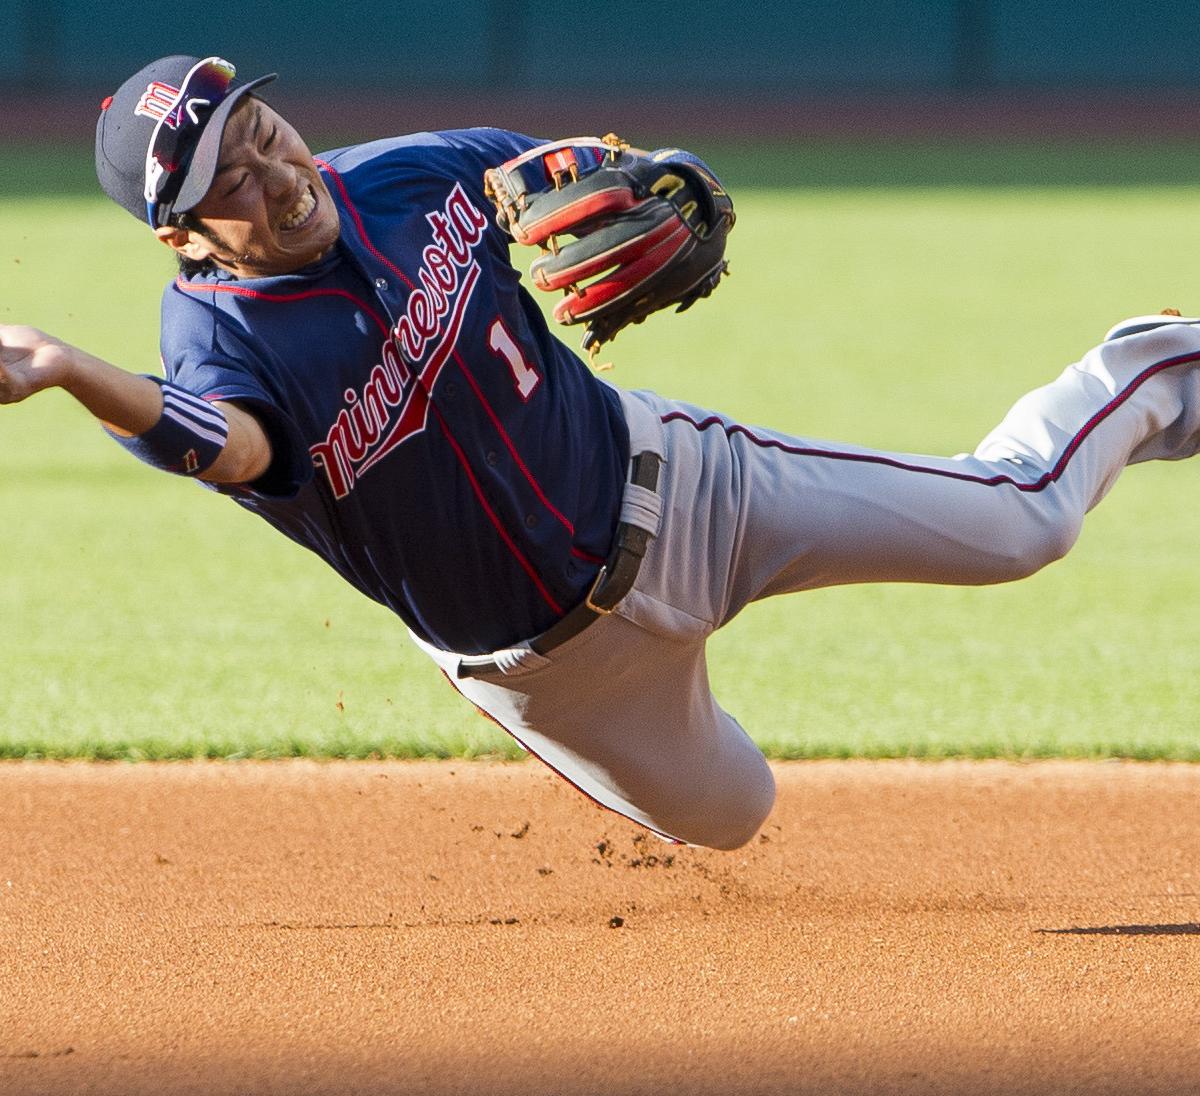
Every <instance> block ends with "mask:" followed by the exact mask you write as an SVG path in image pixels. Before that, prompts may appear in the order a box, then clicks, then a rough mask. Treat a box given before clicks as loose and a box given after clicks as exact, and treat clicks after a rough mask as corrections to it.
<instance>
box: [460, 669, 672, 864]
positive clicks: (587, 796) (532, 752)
mask: <svg viewBox="0 0 1200 1096" xmlns="http://www.w3.org/2000/svg"><path fill="white" fill-rule="evenodd" d="M438 668H439V669H441V667H440V666H439V667H438ZM442 677H444V678H445V679H446V680H447V681H448V682H449V683H450V684H451V686H453V688H454V691H455V692H457V693H458V694H459V695H460V696H464V697H466V696H467V694H466V693H464V692H463V691H462V690H461V689H459V687H458V686H457V685H455V684H454V681H453V679H452V678H451V677H450V675H449V674H448V673H446V671H445V670H442ZM467 699H468V700H470V699H471V698H470V697H467ZM471 704H472V705H474V708H475V710H476V711H477V712H478V713H479V714H480V715H481V716H483V718H484V719H486V720H489V721H490V722H492V723H495V724H496V726H497V727H499V728H500V730H502V731H503V732H504V733H505V734H506V735H508V736H509V738H511V739H512V740H513V741H514V742H516V744H517V745H518V746H520V747H521V749H523V750H525V751H526V752H527V753H529V754H530V756H532V757H536V758H537V759H538V760H539V761H540V762H541V763H542V764H543V765H545V766H546V768H547V769H549V770H550V771H551V772H552V773H553V774H554V775H555V776H557V777H558V778H559V779H560V780H565V781H566V782H567V783H568V784H570V785H571V787H572V788H574V789H575V790H576V791H577V792H578V793H579V794H580V795H582V796H583V797H584V798H585V799H587V800H588V801H589V802H591V803H593V804H594V805H595V806H597V807H599V808H600V809H601V810H602V811H612V813H613V814H615V815H619V816H620V817H621V818H626V819H629V821H630V822H633V824H634V825H636V826H641V827H642V828H643V829H646V830H649V831H650V832H651V833H652V834H654V835H655V836H657V837H661V838H662V839H663V840H664V841H669V842H670V843H671V844H672V845H682V844H683V842H682V841H680V840H679V838H678V837H672V836H671V835H670V834H669V833H663V832H662V830H656V829H655V828H654V827H653V826H648V825H646V823H645V822H639V821H637V820H636V819H633V818H629V815H627V814H625V813H624V812H623V811H619V810H617V808H616V807H610V806H609V805H608V804H607V803H601V802H600V800H599V799H597V798H596V797H595V796H594V795H592V794H591V793H590V792H588V791H586V790H584V789H583V788H581V787H580V786H579V785H578V784H576V783H575V781H574V780H572V779H571V778H570V777H569V776H567V774H566V773H564V772H563V771H562V770H561V769H556V768H555V767H554V766H553V765H551V764H550V762H549V761H547V760H546V759H545V758H544V757H543V756H542V755H541V754H540V753H538V752H537V751H536V750H531V749H530V748H529V744H528V743H526V742H525V741H523V740H522V739H521V736H520V735H518V734H517V733H516V732H515V731H512V730H510V729H509V728H508V727H506V726H505V725H504V724H503V723H501V722H500V720H498V719H497V718H496V717H495V716H494V715H492V713H491V712H489V711H488V710H487V709H486V708H482V707H480V706H479V705H478V704H476V703H475V701H473V700H471Z"/></svg>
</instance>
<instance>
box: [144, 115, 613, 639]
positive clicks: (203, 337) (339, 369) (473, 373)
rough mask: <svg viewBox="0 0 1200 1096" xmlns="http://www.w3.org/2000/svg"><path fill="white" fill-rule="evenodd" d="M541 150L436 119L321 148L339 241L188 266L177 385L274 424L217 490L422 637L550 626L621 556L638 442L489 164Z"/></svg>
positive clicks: (174, 316)
mask: <svg viewBox="0 0 1200 1096" xmlns="http://www.w3.org/2000/svg"><path fill="white" fill-rule="evenodd" d="M536 143H537V142H535V141H533V140H532V139H530V138H527V137H522V136H519V135H517V134H512V133H507V132H504V131H500V130H493V129H477V130H460V131H451V132H445V133H422V134H414V135H412V136H408V137H400V138H395V139H390V140H385V141H377V142H373V143H371V144H366V145H359V146H355V147H352V148H346V149H341V150H338V151H336V152H331V153H327V154H325V155H322V156H319V157H317V158H316V159H317V163H318V166H319V167H320V169H321V171H322V174H323V177H324V179H325V182H326V185H327V186H328V188H329V191H330V193H331V194H332V195H333V197H334V200H335V202H336V203H337V205H338V211H339V215H340V218H341V238H340V240H339V242H338V244H337V245H336V247H335V248H334V249H333V250H332V251H331V252H330V253H329V254H327V255H326V256H325V257H324V258H322V259H321V260H319V261H318V262H317V263H314V264H313V265H311V266H309V267H306V268H304V269H302V270H299V271H297V272H295V273H292V274H288V275H283V276H280V277H270V278H242V279H238V278H234V277H233V276H231V275H229V274H227V273H225V272H216V273H213V274H205V275H197V276H193V277H191V278H182V277H181V278H179V279H177V280H176V281H175V282H174V283H173V284H172V285H171V286H169V287H168V288H167V291H166V293H165V294H164V299H163V323H162V352H163V361H164V364H165V368H166V371H167V377H168V379H170V380H171V381H173V382H174V383H176V384H178V385H180V386H182V387H184V388H186V389H188V390H189V391H191V392H194V393H195V394H196V395H198V396H201V397H203V398H205V399H208V400H233V401H237V402H239V403H241V404H243V405H245V406H246V407H248V408H249V409H250V410H252V411H254V412H255V413H256V414H257V415H258V416H259V417H260V419H261V421H262V422H263V424H264V426H265V427H266V429H267V431H268V433H269V435H270V437H271V441H272V445H273V450H274V456H273V460H272V464H271V467H270V469H269V470H268V472H267V474H266V475H265V476H264V477H263V478H262V479H261V480H259V481H258V482H256V483H254V484H251V485H247V486H238V487H232V488H229V487H226V488H222V489H223V490H225V491H226V492H227V493H229V494H230V495H232V496H233V497H234V498H235V499H236V500H237V501H238V502H239V503H240V504H241V505H242V506H244V507H246V508H247V509H249V510H252V511H254V512H255V513H257V514H259V515H260V516H261V517H263V518H265V519H266V520H267V521H268V522H270V523H271V524H272V525H273V526H275V527H276V528H277V529H279V530H281V531H282V532H283V533H285V534H286V535H287V536H289V537H291V538H292V539H293V540H295V541H297V542H298V543H300V544H302V545H304V546H305V547H307V548H310V549H312V550H313V551H314V552H316V553H317V554H318V555H320V556H321V557H322V558H323V559H325V560H326V561H327V562H328V563H329V564H330V565H331V566H333V567H334V568H335V569H336V570H337V571H338V572H339V573H340V574H341V575H342V576H343V577H344V578H346V579H347V580H348V581H349V582H351V583H353V585H354V586H356V587H357V588H358V589H359V590H361V591H362V592H363V593H364V594H366V595H367V596H368V597H370V598H373V599H374V600H376V601H378V602H381V603H382V604H384V605H386V606H388V608H390V609H392V610H393V611H395V612H396V613H397V614H399V615H400V616H401V617H402V618H403V620H404V621H405V623H406V624H408V625H409V627H411V628H412V629H413V631H414V632H416V633H417V634H418V635H420V636H421V637H422V638H424V639H426V640H427V641H429V642H431V643H433V644H434V645H436V646H439V647H442V648H443V649H446V650H452V651H459V652H462V653H467V654H475V653H481V652H485V651H492V650H496V649H499V648H503V647H506V646H509V645H511V644H513V643H515V642H518V641H519V640H522V639H526V638H529V637H531V636H534V635H536V634H537V633H539V632H541V631H544V630H545V629H546V628H547V627H549V625H550V624H551V623H553V622H554V621H555V620H556V619H557V618H558V617H560V616H562V614H563V613H564V612H566V611H567V610H568V609H570V608H571V607H572V606H573V605H575V604H576V603H577V602H579V601H580V600H582V598H583V596H584V594H585V593H586V591H587V588H588V586H589V584H590V582H591V581H592V579H593V578H594V577H595V574H596V572H597V570H598V567H599V565H600V563H601V562H602V561H603V559H604V557H605V556H606V555H607V554H608V551H609V547H610V542H611V539H612V535H613V532H614V529H615V527H616V523H617V516H618V511H619V508H620V500H621V492H622V486H623V482H624V478H625V467H626V462H627V460H628V435H627V432H626V428H625V424H624V420H623V418H622V415H621V411H620V405H619V403H618V401H617V398H616V396H615V393H613V392H612V390H611V389H609V388H608V387H607V386H605V385H604V384H602V383H601V382H599V381H598V380H597V379H596V378H595V377H594V375H593V374H592V373H591V371H590V370H589V369H588V367H587V366H586V365H585V364H584V363H583V362H582V361H580V359H579V358H578V357H577V356H576V355H575V354H573V353H572V352H571V351H570V350H568V349H567V347H566V346H564V345H563V344H562V343H560V342H559V341H558V340H557V339H555V338H554V337H553V336H552V335H551V334H550V332H549V330H548V328H547V325H546V322H545V320H544V318H543V317H542V314H541V312H540V311H539V310H538V308H537V307H536V305H535V304H534V302H533V301H532V299H531V298H530V297H529V295H528V294H527V293H526V292H525V291H524V290H523V289H522V288H521V286H520V285H519V275H518V273H517V271H516V270H515V269H514V268H513V267H512V265H511V263H510V262H509V255H508V243H509V240H508V237H507V235H506V234H505V233H504V232H502V231H501V230H500V229H499V228H497V226H496V225H495V222H494V219H493V217H492V216H491V215H490V211H491V206H490V203H489V202H488V201H487V199H486V198H485V196H484V193H483V183H482V178H483V172H484V170H485V169H486V168H489V167H493V166H495V165H497V164H499V163H502V162H503V161H505V160H507V159H509V158H511V157H513V156H515V155H518V154H519V153H521V152H524V151H526V150H527V149H529V148H531V147H533V146H534V145H535V144H536Z"/></svg>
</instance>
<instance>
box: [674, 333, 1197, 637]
mask: <svg viewBox="0 0 1200 1096" xmlns="http://www.w3.org/2000/svg"><path fill="white" fill-rule="evenodd" d="M1198 363H1200V329H1198V328H1197V327H1196V326H1193V325H1189V324H1171V325H1169V326H1164V327H1159V328H1157V329H1155V330H1151V331H1146V332H1143V333H1140V334H1134V335H1130V336H1127V337H1124V338H1120V339H1116V340H1114V341H1112V342H1106V343H1104V344H1102V345H1101V346H1099V347H1097V348H1096V349H1095V350H1093V351H1091V352H1090V353H1089V354H1088V355H1087V356H1086V357H1085V358H1084V359H1083V360H1082V361H1081V362H1079V363H1078V364H1076V365H1074V366H1071V367H1070V368H1069V369H1067V370H1066V371H1065V372H1064V373H1063V374H1062V375H1061V376H1060V377H1059V378H1058V379H1057V380H1055V381H1054V382H1052V383H1051V384H1049V385H1047V386H1045V387H1043V388H1040V389H1037V390H1036V391H1034V392H1031V393H1029V394H1028V395H1026V396H1025V397H1023V398H1022V399H1021V400H1020V401H1018V403H1017V404H1016V405H1015V406H1014V407H1013V409H1012V411H1011V412H1010V413H1009V414H1008V415H1007V416H1006V417H1005V419H1004V420H1003V422H1002V423H1001V424H1000V425H999V426H998V427H997V428H996V429H995V430H994V431H993V432H992V433H991V434H989V435H988V437H987V438H985V439H984V441H983V442H982V443H981V444H980V445H979V447H978V448H977V449H976V451H975V453H974V454H971V455H965V456H962V457H957V458H936V457H922V456H912V455H908V454H895V453H881V452H876V451H871V450H867V449H863V448H859V447H855V446H843V445H836V444H831V443H828V442H818V441H808V440H803V439H797V438H791V437H787V436H784V435H780V434H777V433H772V432H770V431H763V430H757V429H748V428H745V427H743V426H740V425H738V424H735V423H732V422H730V421H729V420H728V419H725V418H723V417H718V416H703V413H702V412H701V413H698V412H695V411H694V410H687V409H682V410H681V409H678V408H676V409H675V410H664V411H663V412H662V417H663V418H664V421H665V422H666V429H667V431H668V435H669V436H670V437H671V438H673V439H674V438H675V437H676V435H677V434H679V433H680V432H685V433H686V432H689V431H690V432H691V433H692V434H693V435H695V436H696V437H698V438H700V437H703V438H707V439H708V441H707V442H703V443H701V444H703V445H704V446H705V449H706V457H707V460H708V466H707V468H706V470H705V475H709V476H711V475H716V476H717V477H719V478H722V479H724V480H727V483H726V484H725V488H726V489H727V490H728V492H729V493H730V496H731V499H732V500H733V505H734V506H735V507H736V509H737V512H738V532H737V536H736V538H735V540H734V541H733V543H732V544H731V545H730V546H729V550H730V555H729V559H730V565H729V581H728V587H727V594H726V601H725V603H724V604H723V605H722V606H720V607H719V608H718V609H717V610H716V611H717V620H718V623H722V622H724V621H725V620H727V619H728V618H729V617H730V616H732V615H733V614H734V613H736V612H737V611H738V610H739V609H740V608H741V607H742V606H743V605H745V604H746V602H748V601H750V600H752V599H754V598H756V597H763V596H767V595H770V594H776V593H783V592H786V591H791V590H804V589H813V588H816V587H820V586H829V585H835V584H840V583H857V582H888V581H893V582H931V583H947V584H964V585H966V584H969V585H976V584H987V583H994V582H1004V581H1008V580H1011V579H1016V578H1021V577H1023V576H1025V575H1028V574H1030V573H1032V572H1034V571H1036V570H1038V569H1039V568H1040V567H1042V566H1044V565H1045V564H1046V563H1048V562H1050V561H1052V560H1054V559H1057V558H1059V557H1060V556H1061V555H1063V554H1064V553H1065V552H1066V551H1067V550H1068V549H1069V548H1070V546H1071V544H1072V543H1073V542H1074V540H1075V538H1076V536H1077V534H1078V531H1079V527H1080V524H1081V522H1082V520H1083V517H1084V514H1085V513H1086V512H1087V511H1088V510H1089V509H1091V508H1092V507H1093V506H1094V505H1095V504H1096V503H1097V502H1099V501H1100V499H1101V498H1102V497H1103V496H1104V494H1105V493H1106V492H1107V491H1108V490H1109V488H1110V487H1111V486H1112V485H1113V483H1114V482H1115V480H1116V478H1117V476H1118V475H1119V474H1120V472H1121V470H1122V469H1123V468H1124V467H1125V466H1126V465H1127V464H1129V463H1133V462H1136V461H1142V460H1150V459H1167V460H1172V459H1181V458H1183V457H1188V456H1191V455H1193V454H1194V453H1195V452H1196V451H1197V448H1198V447H1200V368H1198ZM714 439H716V440H718V441H719V442H720V443H721V444H723V445H725V446H727V448H728V454H727V455H725V454H722V453H720V452H719V448H720V446H719V445H714ZM683 440H684V442H686V440H687V439H686V438H685V439H683ZM696 490H697V492H698V493H700V494H703V492H702V490H701V489H700V488H699V486H697V487H696Z"/></svg>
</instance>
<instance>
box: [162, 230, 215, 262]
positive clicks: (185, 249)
mask: <svg viewBox="0 0 1200 1096" xmlns="http://www.w3.org/2000/svg"><path fill="white" fill-rule="evenodd" d="M154 235H155V236H157V237H158V238H159V240H161V241H162V242H163V243H164V244H166V245H167V247H169V248H170V249H171V250H172V251H177V252H178V253H179V254H180V255H182V256H183V257H184V258H185V259H192V260H193V261H194V262H198V263H199V262H203V261H204V260H205V259H207V258H209V257H210V256H211V255H212V253H213V244H212V241H211V240H209V239H207V238H206V237H204V236H201V235H200V233H198V232H192V231H191V230H189V229H186V228H180V227H179V226H178V225H164V226H163V227H161V228H156V229H155V230H154Z"/></svg>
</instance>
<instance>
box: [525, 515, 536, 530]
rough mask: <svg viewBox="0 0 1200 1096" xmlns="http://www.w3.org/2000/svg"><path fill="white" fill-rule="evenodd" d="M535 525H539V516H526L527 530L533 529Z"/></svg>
mask: <svg viewBox="0 0 1200 1096" xmlns="http://www.w3.org/2000/svg"><path fill="white" fill-rule="evenodd" d="M535 525H537V515H536V514H526V515H525V528H526V529H532V528H533V527H534V526H535Z"/></svg>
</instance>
